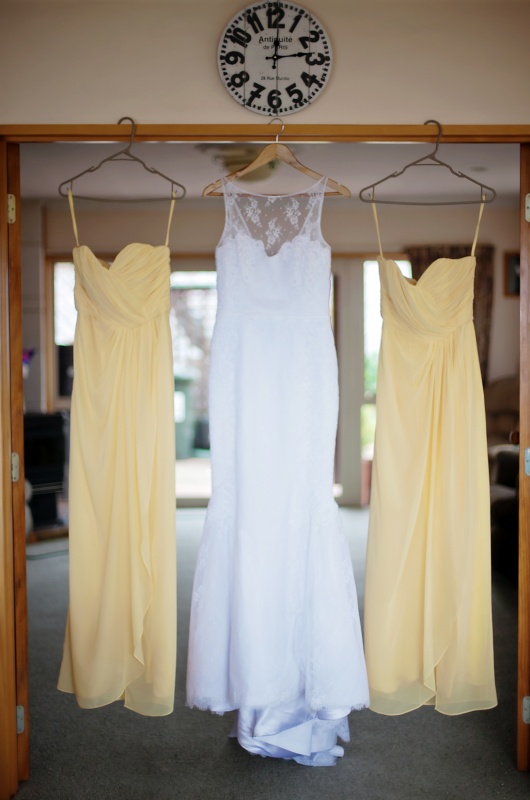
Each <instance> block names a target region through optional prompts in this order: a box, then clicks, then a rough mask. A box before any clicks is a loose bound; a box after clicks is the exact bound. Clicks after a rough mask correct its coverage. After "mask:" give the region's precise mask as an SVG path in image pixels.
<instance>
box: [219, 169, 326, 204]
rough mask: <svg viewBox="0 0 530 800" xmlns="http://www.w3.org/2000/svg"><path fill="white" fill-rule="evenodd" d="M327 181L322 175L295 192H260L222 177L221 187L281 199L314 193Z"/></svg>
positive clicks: (238, 193) (245, 193)
mask: <svg viewBox="0 0 530 800" xmlns="http://www.w3.org/2000/svg"><path fill="white" fill-rule="evenodd" d="M326 181H327V177H326V176H325V175H323V176H322V177H321V178H319V179H318V181H315V182H314V183H312V184H311V185H310V186H307V187H306V188H305V189H299V190H298V191H296V192H289V193H288V194H262V193H260V192H251V191H249V190H248V189H247V188H246V187H245V186H241V184H238V183H236V182H235V181H230V180H228V179H227V178H223V179H222V183H223V188H224V189H226V188H228V190H229V192H230V191H232V192H233V194H237V195H243V196H244V195H247V194H248V195H251V196H252V197H263V198H265V199H267V198H271V199H274V200H281V198H282V197H285V198H289V197H299V196H301V197H304V196H305V195H310V194H315V193H316V189H317V187H318V186H320V185H321V184H322V183H325V182H326Z"/></svg>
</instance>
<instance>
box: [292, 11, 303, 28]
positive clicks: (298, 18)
mask: <svg viewBox="0 0 530 800" xmlns="http://www.w3.org/2000/svg"><path fill="white" fill-rule="evenodd" d="M302 16H303V14H297V15H296V17H295V18H294V19H293V24H292V25H291V27H290V28H289V33H292V32H293V31H294V29H295V28H296V26H297V25H298V23H299V22H300V20H301V19H302Z"/></svg>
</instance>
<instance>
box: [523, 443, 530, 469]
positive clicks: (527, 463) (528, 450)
mask: <svg viewBox="0 0 530 800" xmlns="http://www.w3.org/2000/svg"><path fill="white" fill-rule="evenodd" d="M524 474H525V475H529V476H530V447H525V449H524Z"/></svg>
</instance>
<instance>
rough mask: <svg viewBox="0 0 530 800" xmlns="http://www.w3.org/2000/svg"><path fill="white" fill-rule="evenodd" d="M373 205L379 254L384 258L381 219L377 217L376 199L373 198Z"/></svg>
mask: <svg viewBox="0 0 530 800" xmlns="http://www.w3.org/2000/svg"><path fill="white" fill-rule="evenodd" d="M371 205H372V211H373V212H374V220H375V229H376V231H377V241H378V242H379V254H380V256H381V258H384V255H383V247H382V245H381V234H380V232H379V219H378V217H377V208H376V207H375V200H372V203H371Z"/></svg>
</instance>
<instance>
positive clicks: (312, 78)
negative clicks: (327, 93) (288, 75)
mask: <svg viewBox="0 0 530 800" xmlns="http://www.w3.org/2000/svg"><path fill="white" fill-rule="evenodd" d="M300 77H301V78H302V80H303V82H304V83H305V85H306V86H307V88H308V89H310V88H311V87H312V86H313V84H314V83H316V85H317V86H318V87H319V89H321V88H322V87H323V86H324V84H323V83H322V81H320V80H319V79H318V78H317V76H316V75H310V74H309V73H308V72H302V74H301V75H300Z"/></svg>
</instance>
